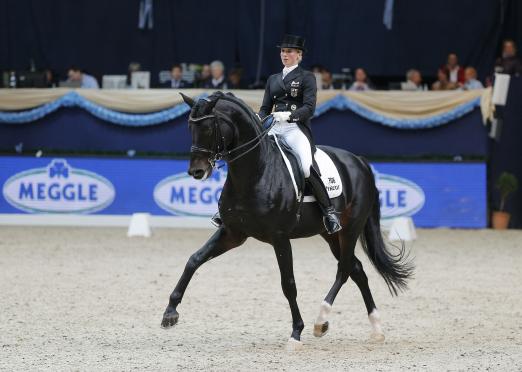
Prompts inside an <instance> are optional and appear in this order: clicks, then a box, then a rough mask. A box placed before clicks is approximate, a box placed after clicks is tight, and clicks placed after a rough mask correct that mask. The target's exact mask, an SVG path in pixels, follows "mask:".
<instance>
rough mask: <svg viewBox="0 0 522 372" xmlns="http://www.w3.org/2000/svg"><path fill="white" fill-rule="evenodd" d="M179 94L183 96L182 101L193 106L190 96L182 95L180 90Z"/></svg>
mask: <svg viewBox="0 0 522 372" xmlns="http://www.w3.org/2000/svg"><path fill="white" fill-rule="evenodd" d="M179 94H181V97H182V98H183V101H185V103H186V104H187V105H189V106H190V107H194V100H193V99H192V98H190V97H189V96H186V95H184V94H183V93H181V92H180V93H179Z"/></svg>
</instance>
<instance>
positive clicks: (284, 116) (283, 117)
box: [273, 111, 292, 123]
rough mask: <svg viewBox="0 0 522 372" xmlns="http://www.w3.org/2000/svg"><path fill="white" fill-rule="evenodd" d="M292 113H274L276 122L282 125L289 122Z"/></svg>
mask: <svg viewBox="0 0 522 372" xmlns="http://www.w3.org/2000/svg"><path fill="white" fill-rule="evenodd" d="M291 114H292V113H291V112H290V111H278V112H274V113H273V116H274V120H275V121H276V122H278V123H282V122H287V121H288V119H290V115H291Z"/></svg>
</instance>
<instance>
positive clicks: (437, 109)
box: [0, 88, 491, 119]
mask: <svg viewBox="0 0 522 372" xmlns="http://www.w3.org/2000/svg"><path fill="white" fill-rule="evenodd" d="M71 91H74V92H76V93H77V94H79V95H81V96H82V97H84V98H86V99H87V100H89V101H91V102H94V103H96V104H98V105H101V106H103V107H106V108H109V109H112V110H116V111H121V112H128V113H149V112H155V111H159V110H164V109H167V108H170V107H173V106H175V105H178V104H180V103H182V99H181V96H180V95H179V92H180V91H179V90H176V89H150V90H95V89H74V90H73V89H66V88H55V89H0V110H1V111H18V110H27V109H31V108H35V107H38V106H41V105H43V104H46V103H49V102H52V101H55V100H56V99H58V98H60V97H62V96H63V95H65V94H66V93H68V92H71ZM231 92H232V93H233V94H235V95H236V96H237V97H239V98H241V99H242V100H243V101H245V103H246V104H248V105H249V106H250V107H252V109H253V110H255V111H256V112H257V111H258V110H259V107H260V105H261V102H262V100H263V94H264V91H262V90H236V91H231ZM183 93H184V94H186V95H188V96H191V97H197V96H199V95H201V94H203V93H207V94H211V93H212V91H208V90H204V89H184V90H183ZM339 94H341V95H343V96H345V97H347V98H349V99H351V100H353V101H355V102H356V103H358V104H359V105H361V106H362V107H365V108H367V109H368V110H370V111H373V112H375V113H377V114H380V115H383V116H386V117H389V118H394V119H421V118H428V117H431V116H435V115H439V114H442V113H444V112H448V111H450V110H452V109H454V108H456V107H457V106H460V105H462V104H465V103H468V102H470V101H472V100H474V99H476V98H478V97H482V100H481V101H482V102H481V108H482V113H483V115H490V114H491V107H490V104H489V102H491V98H490V97H491V89H481V90H472V91H444V92H401V91H369V92H349V91H348V92H347V91H338V90H337V91H336V90H328V91H318V94H317V105H321V104H323V103H325V102H327V101H329V100H331V99H332V98H334V97H335V96H337V95H339ZM485 117H488V116H485Z"/></svg>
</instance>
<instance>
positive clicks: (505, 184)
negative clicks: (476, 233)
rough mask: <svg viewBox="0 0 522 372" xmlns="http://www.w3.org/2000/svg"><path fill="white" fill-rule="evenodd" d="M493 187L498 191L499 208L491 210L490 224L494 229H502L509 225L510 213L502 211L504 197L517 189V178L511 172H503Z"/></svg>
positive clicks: (504, 203)
mask: <svg viewBox="0 0 522 372" xmlns="http://www.w3.org/2000/svg"><path fill="white" fill-rule="evenodd" d="M495 187H496V188H497V189H498V190H499V191H500V208H499V210H498V211H493V217H492V221H491V222H492V225H493V228H494V229H498V230H504V229H507V227H508V225H509V219H510V218H511V214H509V213H507V212H505V211H504V207H505V206H506V199H507V198H508V196H509V194H511V193H512V192H515V191H516V190H517V189H518V180H517V178H516V177H515V176H514V175H512V174H511V173H507V172H503V173H502V174H501V175H500V177H499V178H498V180H497V183H496V184H495Z"/></svg>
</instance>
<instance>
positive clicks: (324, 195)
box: [307, 167, 342, 234]
mask: <svg viewBox="0 0 522 372" xmlns="http://www.w3.org/2000/svg"><path fill="white" fill-rule="evenodd" d="M307 181H308V183H310V186H312V190H313V192H314V196H315V199H316V200H317V203H318V204H319V207H320V208H321V211H322V212H323V222H324V226H325V227H326V231H327V232H328V234H333V233H336V232H337V231H339V230H341V229H342V227H341V222H340V221H339V217H338V216H337V213H336V212H335V208H334V207H333V205H332V203H331V202H330V198H329V197H328V192H327V191H326V188H325V187H324V184H323V181H321V176H319V174H318V173H317V171H316V170H315V169H314V167H310V177H308V178H307Z"/></svg>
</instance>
